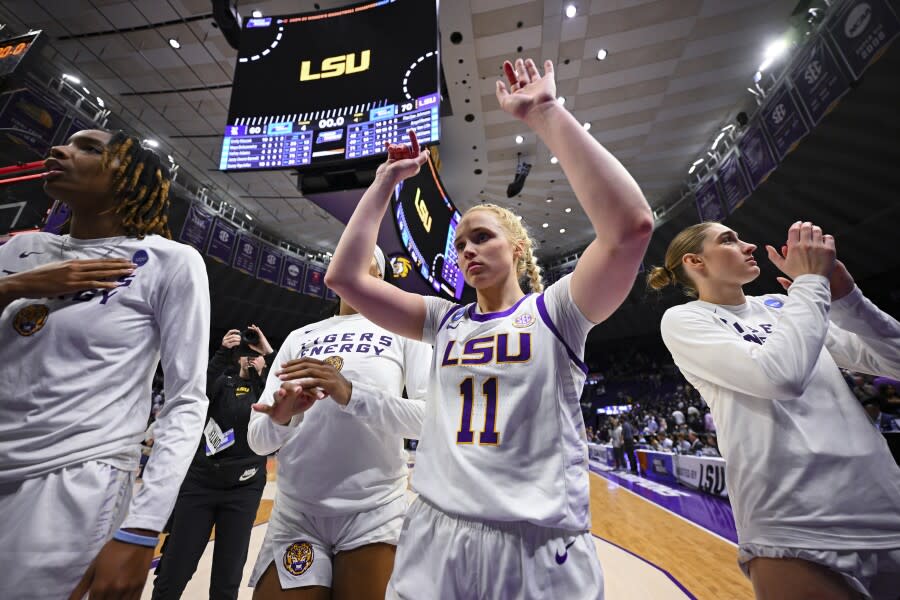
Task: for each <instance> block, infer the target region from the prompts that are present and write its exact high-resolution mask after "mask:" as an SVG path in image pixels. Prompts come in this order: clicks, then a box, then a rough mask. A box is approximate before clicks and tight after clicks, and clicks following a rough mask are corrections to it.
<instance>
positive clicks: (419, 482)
mask: <svg viewBox="0 0 900 600" xmlns="http://www.w3.org/2000/svg"><path fill="white" fill-rule="evenodd" d="M570 278H571V275H568V276H566V277H564V278H562V279H560V280H559V281H558V282H556V283H555V284H553V285H551V286H550V287H549V288H548V289H547V290H546V291H545V292H544V293H542V294H529V295H527V296H525V297H523V298H522V299H520V300H519V301H518V302H517V303H516V304H514V305H513V306H512V307H510V308H509V309H507V310H505V311H502V312H497V313H484V314H482V313H479V312H478V310H477V306H476V305H475V304H470V305H468V306H461V305H458V304H454V303H452V302H449V301H447V300H442V299H439V298H434V297H426V298H425V305H426V317H425V326H424V328H423V333H422V340H423V341H424V342H426V343H430V344H433V345H434V361H433V365H432V373H431V377H430V380H429V390H428V391H429V393H428V398H429V402H428V406H427V408H426V412H425V422H424V424H423V428H422V436H421V440H420V443H419V447H418V450H417V453H416V467H417V468H416V472H415V475H414V477H413V487H414V488H415V490H416V491H418V492H419V493H420V494H421V495H422V496H423V497H424V498H425V499H426V500H428V501H429V502H431V503H432V504H434V505H435V506H437V507H438V508H440V509H441V510H442V511H444V512H447V513H449V514H452V515H458V516H462V517H467V518H471V519H477V520H488V521H525V522H529V523H533V524H535V525H540V526H544V527H553V528H559V529H570V530H578V531H585V530H588V529H589V528H590V511H589V504H588V502H589V498H588V453H587V443H586V438H585V432H584V420H583V418H582V416H581V405H580V403H579V400H580V397H581V391H582V388H583V386H584V380H585V377H586V375H587V366H586V365H585V364H584V361H583V356H584V343H585V339H586V338H587V334H588V331H590V329H591V328H592V327H593V326H594V323H592V322H590V321H589V320H588V319H587V318H586V317H585V316H584V315H583V314H582V313H581V311H580V310H579V309H578V307H577V306H576V305H575V303H574V302H573V301H572V297H571V294H570V292H569V280H570Z"/></svg>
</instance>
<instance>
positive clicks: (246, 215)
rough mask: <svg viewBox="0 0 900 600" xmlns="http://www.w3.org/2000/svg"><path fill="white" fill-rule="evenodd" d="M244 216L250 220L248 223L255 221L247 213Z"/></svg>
mask: <svg viewBox="0 0 900 600" xmlns="http://www.w3.org/2000/svg"><path fill="white" fill-rule="evenodd" d="M244 216H245V217H247V220H248V221H252V220H253V217H251V216H250V215H249V214H247V213H244Z"/></svg>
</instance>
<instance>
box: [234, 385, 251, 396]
mask: <svg viewBox="0 0 900 600" xmlns="http://www.w3.org/2000/svg"><path fill="white" fill-rule="evenodd" d="M249 393H250V388H249V387H248V386H246V385H241V386H238V387H236V388H234V395H235V396H243V395H245V394H249Z"/></svg>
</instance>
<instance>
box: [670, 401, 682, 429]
mask: <svg viewBox="0 0 900 600" xmlns="http://www.w3.org/2000/svg"><path fill="white" fill-rule="evenodd" d="M678 404H679V405H681V404H683V403H682V402H679V403H678ZM672 419H673V420H674V421H675V425H679V426H680V425H684V413H683V412H681V410H680V409H678V408H676V409H675V410H673V411H672Z"/></svg>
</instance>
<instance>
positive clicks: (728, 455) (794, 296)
mask: <svg viewBox="0 0 900 600" xmlns="http://www.w3.org/2000/svg"><path fill="white" fill-rule="evenodd" d="M754 250H756V246H754V245H753V244H750V243H747V242H744V241H741V240H740V239H739V238H738V235H737V233H735V232H734V231H732V230H731V229H729V228H728V227H726V226H724V225H722V224H719V223H700V224H698V225H694V226H692V227H688V228H687V229H685V230H684V231H682V232H681V233H679V234H678V235H677V236H675V238H674V239H673V240H672V242H671V243H670V244H669V248H668V251H667V252H666V258H665V265H664V266H662V267H656V268H654V269H653V270H652V271H651V273H650V275H649V277H648V282H649V284H650V285H651V287H654V288H656V289H661V288H663V287H665V286H667V285H674V284H676V283H677V284H679V285H681V286H682V287H683V288H684V289H685V290H686V291H688V293H689V294H690V295H693V296H695V297H698V300H695V301H693V302H688V303H687V304H683V305H681V306H676V307H674V308H670V309H669V310H667V311H666V313H665V315H664V316H663V319H662V325H661V329H662V336H663V341H665V344H666V346H667V347H668V348H669V351H670V352H671V353H672V357H673V358H674V359H675V364H676V365H678V368H679V369H681V372H682V374H683V375H684V376H685V378H686V379H687V380H688V381H689V382H690V383H691V384H692V385H693V386H694V387H696V388H697V389H698V390H699V391H700V393H701V395H702V396H703V399H704V400H706V402H707V404H709V406H710V409H711V410H712V415H713V420H714V421H715V423H716V429H717V432H718V436H719V448H720V450H721V453H722V456H723V457H724V458H725V460H726V467H725V469H726V470H725V478H726V482H727V486H728V497H729V499H730V500H731V505H732V508H733V510H734V517H735V522H736V524H737V530H738V541H739V544H740V551H739V556H738V559H739V563H740V565H741V568H742V569H743V571H744V573H746V574H748V575H749V577H750V580H751V581H752V582H753V588H754V590H755V592H756V597H757V598H758V599H760V600H770V599H775V598H777V599H786V600H793V599H796V600H800V599H807V598H809V599H816V600H833V599H850V598H859V597H860V595H862V596H864V597H866V598H876V599H885V600H887V599H890V600H896V598H897V597H898V594H900V469H898V468H897V465H896V464H895V463H894V460H893V458H892V457H891V454H890V452H889V450H888V447H887V444H886V443H885V440H884V438H883V437H882V436H881V435H880V434H879V433H878V431H877V430H876V429H875V428H874V427H872V424H871V421H870V420H869V418H868V416H867V415H866V413H865V411H864V409H863V408H862V406H861V405H860V403H859V401H858V400H857V399H856V397H855V396H854V395H853V393H852V392H851V391H850V389H849V388H848V387H847V384H846V382H845V381H844V379H843V377H842V376H841V373H840V370H839V369H838V367H839V366H840V367H844V368H847V369H851V370H854V371H862V372H864V373H872V374H884V375H890V376H892V377H897V375H898V374H900V323H897V321H896V320H894V319H892V318H891V317H889V316H888V315H886V314H884V313H883V312H881V311H880V310H879V309H878V308H877V307H876V306H875V305H873V304H872V303H871V302H869V301H868V300H867V299H866V298H865V297H864V296H863V295H862V292H860V290H859V288H857V287H856V286H855V284H854V282H853V278H852V277H851V276H850V274H849V273H848V271H847V269H846V268H845V267H844V265H843V264H842V263H841V262H840V261H837V262H836V261H835V246H834V239H833V238H832V237H831V236H829V235H823V233H822V230H821V229H820V228H819V227H817V226H815V225H813V224H812V223H800V222H797V223H795V224H794V225H792V226H791V228H790V231H789V232H788V239H787V245H786V246H785V247H784V248H783V249H782V252H781V253H779V252H777V251H776V250H775V249H774V248H772V247H770V246H769V247H767V250H768V253H769V258H770V259H771V260H772V261H773V262H774V263H775V265H776V266H777V267H778V268H779V269H780V270H781V271H782V272H783V273H785V274H786V275H787V276H789V277H791V278H792V279H793V280H794V281H793V283H791V282H790V281H789V280H788V279H785V278H780V281H781V283H782V285H783V286H786V287H789V288H790V289H789V290H788V295H787V296H784V295H780V294H771V295H766V296H756V297H753V296H745V295H744V292H743V289H742V286H743V285H745V284H747V283H750V282H751V281H753V280H754V279H756V278H757V277H759V267H758V266H757V265H756V260H755V259H754V257H753V252H754Z"/></svg>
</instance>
